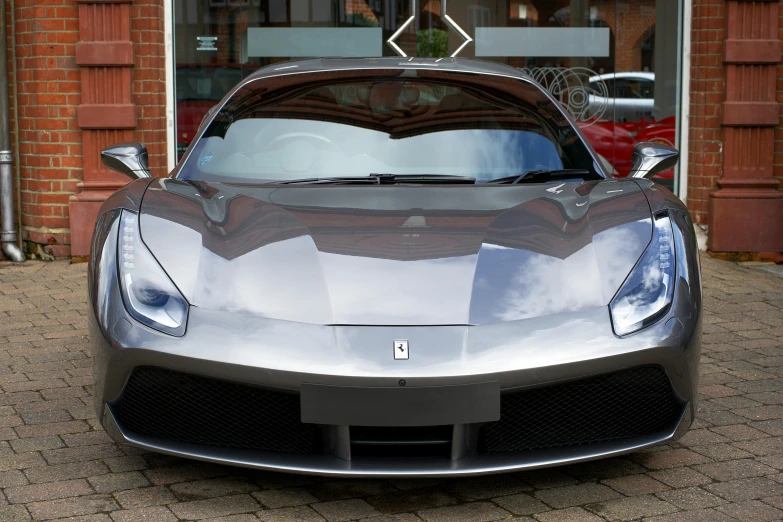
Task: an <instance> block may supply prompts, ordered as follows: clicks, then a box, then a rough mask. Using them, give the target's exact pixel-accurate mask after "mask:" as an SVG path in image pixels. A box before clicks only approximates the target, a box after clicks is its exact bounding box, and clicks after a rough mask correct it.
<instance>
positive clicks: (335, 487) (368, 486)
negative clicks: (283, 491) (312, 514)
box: [307, 480, 392, 501]
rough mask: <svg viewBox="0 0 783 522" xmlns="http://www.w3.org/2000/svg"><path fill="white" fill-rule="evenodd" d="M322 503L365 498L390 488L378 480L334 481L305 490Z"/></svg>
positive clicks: (390, 488)
mask: <svg viewBox="0 0 783 522" xmlns="http://www.w3.org/2000/svg"><path fill="white" fill-rule="evenodd" d="M307 489H308V490H309V491H310V493H312V494H313V495H315V496H316V497H317V498H318V499H320V500H322V501H329V500H341V499H344V498H352V497H367V496H370V495H378V494H380V493H385V492H387V491H391V490H392V487H391V486H390V485H389V484H388V483H386V482H382V481H380V480H334V481H330V482H322V483H318V484H313V485H312V486H309V487H308V488H307Z"/></svg>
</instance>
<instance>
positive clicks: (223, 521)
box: [203, 515, 258, 522]
mask: <svg viewBox="0 0 783 522" xmlns="http://www.w3.org/2000/svg"><path fill="white" fill-rule="evenodd" d="M203 522H258V517H257V516H255V515H229V516H227V517H217V518H206V519H204V521H203Z"/></svg>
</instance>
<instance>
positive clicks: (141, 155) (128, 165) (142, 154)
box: [101, 143, 152, 180]
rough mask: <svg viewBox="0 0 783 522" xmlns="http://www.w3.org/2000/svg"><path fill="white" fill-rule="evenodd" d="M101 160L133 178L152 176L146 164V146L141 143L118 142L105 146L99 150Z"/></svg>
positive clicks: (111, 167)
mask: <svg viewBox="0 0 783 522" xmlns="http://www.w3.org/2000/svg"><path fill="white" fill-rule="evenodd" d="M101 161H102V162H103V164H104V165H106V166H107V167H109V168H110V169H112V170H116V171H117V172H121V173H123V174H125V175H126V176H128V177H129V178H131V179H134V180H135V179H140V178H151V177H152V173H151V172H150V171H149V167H148V165H147V147H145V146H144V145H142V144H141V143H118V144H116V145H112V146H111V147H106V148H105V149H103V150H102V151H101Z"/></svg>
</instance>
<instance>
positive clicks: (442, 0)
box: [406, 0, 473, 58]
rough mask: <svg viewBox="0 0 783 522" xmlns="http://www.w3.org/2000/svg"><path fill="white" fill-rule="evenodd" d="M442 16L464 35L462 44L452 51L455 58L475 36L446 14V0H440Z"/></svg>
mask: <svg viewBox="0 0 783 522" xmlns="http://www.w3.org/2000/svg"><path fill="white" fill-rule="evenodd" d="M440 17H441V18H442V19H443V20H444V21H445V22H446V23H447V24H448V26H449V27H451V28H452V29H454V30H455V31H456V32H457V34H458V35H460V36H461V37H462V39H463V40H464V41H463V42H462V45H460V46H459V47H458V48H457V50H456V51H454V53H452V55H451V57H452V58H454V57H455V56H457V55H458V54H459V52H460V51H461V50H462V49H464V48H465V46H466V45H468V44H469V43H470V42H472V41H473V38H471V37H470V35H468V33H466V32H465V30H464V29H462V27H460V26H459V25H457V22H455V21H454V20H452V18H451V17H450V16H449V15H447V14H446V0H440ZM406 24H407V22H406Z"/></svg>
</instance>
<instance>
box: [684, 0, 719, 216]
mask: <svg viewBox="0 0 783 522" xmlns="http://www.w3.org/2000/svg"><path fill="white" fill-rule="evenodd" d="M725 6H726V4H725V1H724V0H693V26H692V32H691V102H690V134H689V140H688V146H689V150H690V155H689V157H688V159H687V161H688V207H689V208H690V210H691V215H692V216H693V220H694V221H695V222H697V223H704V224H706V223H707V212H708V210H709V200H708V194H709V192H710V191H712V190H715V188H716V180H717V179H718V178H719V177H720V175H721V172H722V167H721V165H722V143H723V142H722V130H721V126H720V104H721V103H722V102H723V101H724V100H725V80H724V74H725V73H724V68H723V40H724V38H725V32H726V20H725Z"/></svg>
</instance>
